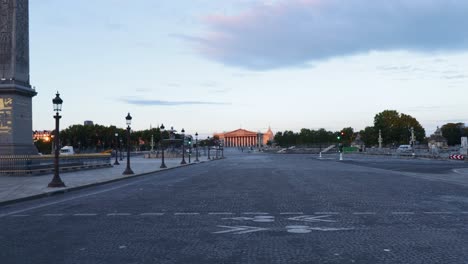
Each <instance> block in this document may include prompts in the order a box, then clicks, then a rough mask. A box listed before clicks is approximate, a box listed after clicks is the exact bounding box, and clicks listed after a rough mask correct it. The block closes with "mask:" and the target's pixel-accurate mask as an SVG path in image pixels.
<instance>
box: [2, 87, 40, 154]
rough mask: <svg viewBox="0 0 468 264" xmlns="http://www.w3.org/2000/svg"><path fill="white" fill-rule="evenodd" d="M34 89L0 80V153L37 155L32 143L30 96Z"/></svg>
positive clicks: (33, 93) (32, 94)
mask: <svg viewBox="0 0 468 264" xmlns="http://www.w3.org/2000/svg"><path fill="white" fill-rule="evenodd" d="M36 94H37V93H36V91H35V90H33V89H31V88H29V87H27V86H22V85H19V84H15V83H5V82H0V155H37V154H38V152H37V149H36V147H35V146H34V143H33V131H32V97H33V96H35V95H36Z"/></svg>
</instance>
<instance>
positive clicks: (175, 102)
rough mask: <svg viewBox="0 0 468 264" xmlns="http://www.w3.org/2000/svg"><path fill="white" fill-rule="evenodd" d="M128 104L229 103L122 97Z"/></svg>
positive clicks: (179, 104)
mask: <svg viewBox="0 0 468 264" xmlns="http://www.w3.org/2000/svg"><path fill="white" fill-rule="evenodd" d="M122 100H123V101H125V102H126V103H128V104H133V105H140V106H181V105H228V103H221V102H203V101H161V100H145V99H122Z"/></svg>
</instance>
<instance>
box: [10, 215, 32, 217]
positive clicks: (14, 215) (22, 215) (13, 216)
mask: <svg viewBox="0 0 468 264" xmlns="http://www.w3.org/2000/svg"><path fill="white" fill-rule="evenodd" d="M28 216H29V215H22V214H18V215H12V216H11V217H28Z"/></svg>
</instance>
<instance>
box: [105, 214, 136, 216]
mask: <svg viewBox="0 0 468 264" xmlns="http://www.w3.org/2000/svg"><path fill="white" fill-rule="evenodd" d="M129 215H132V214H129V213H110V214H107V216H129Z"/></svg>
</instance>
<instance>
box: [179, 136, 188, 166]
mask: <svg viewBox="0 0 468 264" xmlns="http://www.w3.org/2000/svg"><path fill="white" fill-rule="evenodd" d="M180 132H182V161H181V162H180V164H182V165H183V164H187V162H185V129H183V128H182V130H181V131H180Z"/></svg>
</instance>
